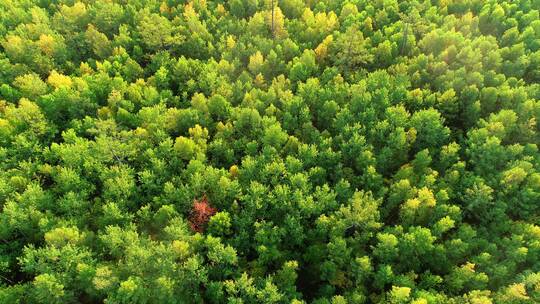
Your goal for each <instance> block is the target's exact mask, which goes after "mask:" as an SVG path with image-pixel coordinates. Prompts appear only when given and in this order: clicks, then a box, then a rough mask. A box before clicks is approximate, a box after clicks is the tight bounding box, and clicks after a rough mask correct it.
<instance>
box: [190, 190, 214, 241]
mask: <svg viewBox="0 0 540 304" xmlns="http://www.w3.org/2000/svg"><path fill="white" fill-rule="evenodd" d="M216 211H217V210H216V209H215V208H213V207H212V206H211V205H210V203H209V202H208V199H207V198H206V195H205V196H203V197H202V198H201V199H200V200H197V199H194V200H193V207H192V208H191V214H190V216H189V225H190V226H191V229H193V231H196V232H204V229H205V228H206V224H207V223H208V221H209V220H210V218H211V217H212V215H214V214H216Z"/></svg>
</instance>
